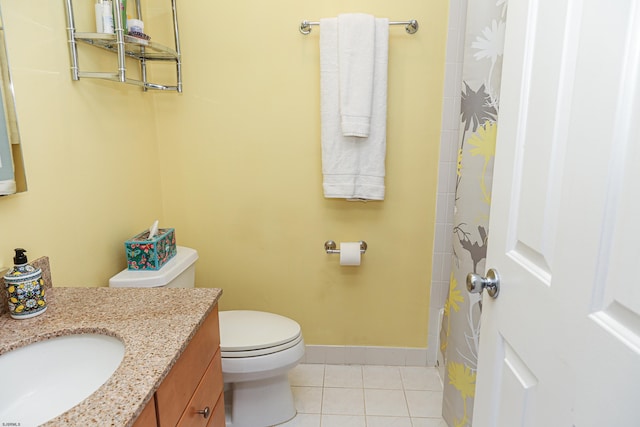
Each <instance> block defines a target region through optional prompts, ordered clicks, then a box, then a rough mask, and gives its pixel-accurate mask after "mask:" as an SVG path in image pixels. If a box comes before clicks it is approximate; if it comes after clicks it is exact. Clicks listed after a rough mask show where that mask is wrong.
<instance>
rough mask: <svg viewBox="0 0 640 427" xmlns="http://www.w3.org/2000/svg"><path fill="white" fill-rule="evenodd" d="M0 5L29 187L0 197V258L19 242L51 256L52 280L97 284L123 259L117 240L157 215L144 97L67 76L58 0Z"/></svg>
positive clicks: (89, 58) (152, 142)
mask: <svg viewBox="0 0 640 427" xmlns="http://www.w3.org/2000/svg"><path fill="white" fill-rule="evenodd" d="M82 3H86V4H87V5H88V6H89V8H91V7H92V4H91V3H92V2H86V1H83V2H82ZM0 7H1V10H2V15H3V18H4V23H5V27H6V36H7V43H8V54H9V60H10V66H11V72H12V77H13V82H14V91H15V95H16V101H17V115H18V123H19V128H20V134H21V137H22V140H23V154H24V158H25V167H26V171H27V184H28V187H29V190H28V191H27V192H26V193H23V194H19V195H14V196H9V197H4V198H1V199H0V266H4V267H8V266H10V265H11V264H12V263H13V260H12V258H13V249H14V248H16V247H24V248H26V249H27V251H28V253H27V255H28V256H29V258H30V259H35V258H36V257H39V256H42V255H47V256H49V257H50V258H51V264H52V266H51V267H52V275H53V280H54V284H56V285H65V286H105V285H106V284H107V283H108V279H109V277H111V276H112V275H113V274H115V273H116V272H117V271H119V270H121V269H122V268H124V266H125V264H124V263H125V261H126V259H125V256H124V249H123V242H124V240H126V239H127V238H128V237H130V236H132V235H134V234H135V233H136V232H138V231H140V230H141V229H143V228H144V227H145V226H147V224H151V222H153V220H154V219H155V218H156V217H160V218H159V219H163V218H162V204H161V197H160V191H161V188H160V183H159V181H158V148H157V143H156V140H157V138H156V136H157V135H156V128H155V125H154V123H155V122H154V113H153V101H152V99H151V98H149V97H148V96H146V95H145V94H143V93H142V92H141V91H140V90H139V89H137V88H134V87H129V86H126V87H125V86H124V85H117V84H114V83H111V82H105V81H100V80H82V81H80V82H73V81H71V73H70V71H69V70H70V61H69V49H68V45H67V35H66V30H65V28H66V23H65V13H64V2H63V1H62V0H20V1H8V0H2V1H0ZM78 18H79V21H80V22H85V21H86V19H85V20H83V19H82V16H78ZM85 28H86V27H85ZM81 53H83V55H82V56H81V60H82V61H83V62H82V64H83V65H84V66H86V67H87V68H89V67H90V66H91V65H93V64H99V63H100V62H104V61H101V59H100V58H104V57H105V56H104V54H103V52H98V50H97V49H94V51H92V50H90V49H83V50H82V52H81ZM114 58H115V57H113V58H109V65H111V64H115V62H114V61H115V59H114ZM114 69H115V68H114ZM94 70H95V68H94Z"/></svg>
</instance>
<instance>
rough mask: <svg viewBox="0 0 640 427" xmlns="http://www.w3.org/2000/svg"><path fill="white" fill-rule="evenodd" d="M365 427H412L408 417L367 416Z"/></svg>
mask: <svg viewBox="0 0 640 427" xmlns="http://www.w3.org/2000/svg"><path fill="white" fill-rule="evenodd" d="M367 427H412V425H411V418H408V417H377V416H376V417H372V416H368V415H367Z"/></svg>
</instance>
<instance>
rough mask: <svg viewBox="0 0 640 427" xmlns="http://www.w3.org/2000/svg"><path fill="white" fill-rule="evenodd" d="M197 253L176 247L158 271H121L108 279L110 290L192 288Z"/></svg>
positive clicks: (189, 249) (193, 285) (182, 247)
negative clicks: (173, 253)
mask: <svg viewBox="0 0 640 427" xmlns="http://www.w3.org/2000/svg"><path fill="white" fill-rule="evenodd" d="M197 260H198V251H196V250H195V249H191V248H186V247H184V246H177V247H176V254H175V256H174V257H173V258H171V259H170V260H169V261H167V263H166V264H165V265H163V266H162V268H161V269H160V270H122V271H121V272H120V273H118V274H116V275H115V276H113V277H112V278H111V279H109V287H111V288H157V287H167V288H193V287H195V280H196V279H195V277H196V265H195V263H196V261H197Z"/></svg>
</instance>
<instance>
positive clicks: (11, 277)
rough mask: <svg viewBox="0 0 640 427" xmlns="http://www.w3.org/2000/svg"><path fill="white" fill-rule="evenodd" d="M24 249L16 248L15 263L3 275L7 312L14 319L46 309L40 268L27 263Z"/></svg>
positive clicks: (26, 316) (25, 317)
mask: <svg viewBox="0 0 640 427" xmlns="http://www.w3.org/2000/svg"><path fill="white" fill-rule="evenodd" d="M24 252H26V251H25V250H24V249H21V248H18V249H16V256H15V257H14V258H13V259H14V262H15V263H16V265H15V266H14V267H13V268H11V269H10V270H9V271H8V272H7V274H5V275H4V284H5V288H6V291H7V303H8V305H9V314H10V315H11V317H13V318H14V319H28V318H30V317H34V316H37V315H39V314H42V313H44V312H45V310H46V309H47V300H46V298H45V295H44V281H43V279H42V270H41V269H39V268H36V267H34V266H32V265H29V264H27V257H26V255H24Z"/></svg>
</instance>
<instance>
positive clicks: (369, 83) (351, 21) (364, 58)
mask: <svg viewBox="0 0 640 427" xmlns="http://www.w3.org/2000/svg"><path fill="white" fill-rule="evenodd" d="M374 57H375V18H374V17H373V16H372V15H367V14H364V13H349V14H344V15H338V68H339V70H340V117H341V120H342V122H341V123H342V134H343V135H344V136H360V137H367V136H369V129H370V125H371V106H372V99H373V67H374Z"/></svg>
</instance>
